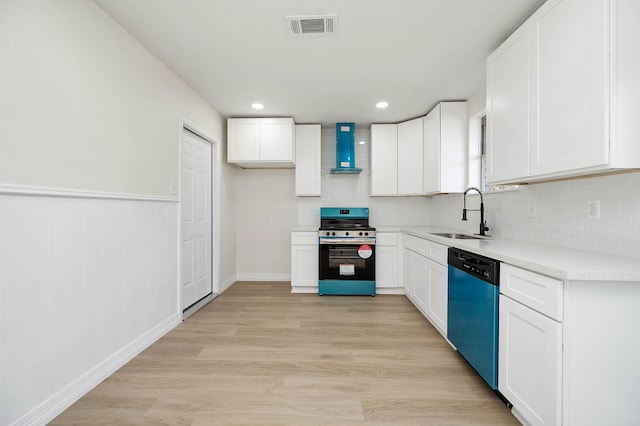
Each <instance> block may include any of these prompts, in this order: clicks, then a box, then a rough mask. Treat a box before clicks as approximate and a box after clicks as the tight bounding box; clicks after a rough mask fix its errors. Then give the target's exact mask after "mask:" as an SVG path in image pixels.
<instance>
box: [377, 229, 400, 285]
mask: <svg viewBox="0 0 640 426" xmlns="http://www.w3.org/2000/svg"><path fill="white" fill-rule="evenodd" d="M401 235H402V234H399V233H397V232H378V233H376V289H377V290H382V289H397V288H400V287H401V284H400V281H401V280H400V264H401V262H400V245H401V244H400V239H401ZM378 292H380V291H378Z"/></svg>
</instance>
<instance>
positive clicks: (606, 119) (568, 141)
mask: <svg viewBox="0 0 640 426" xmlns="http://www.w3.org/2000/svg"><path fill="white" fill-rule="evenodd" d="M638 16H640V2H638V1H636V0H549V1H547V2H546V3H545V4H544V5H543V6H542V7H541V8H540V9H539V10H538V11H537V12H536V13H534V14H533V15H532V16H531V18H529V20H527V22H525V23H524V24H523V26H522V27H521V28H520V29H518V30H517V31H516V32H515V33H514V34H513V35H512V36H511V37H510V38H509V39H507V41H506V42H505V43H504V44H503V45H502V46H500V47H499V48H498V49H497V50H496V51H495V52H494V53H493V54H492V55H491V56H490V57H489V58H488V61H487V78H488V80H487V109H488V111H487V121H488V180H489V182H491V183H508V182H518V181H536V180H544V179H553V178H558V177H567V176H579V175H586V174H591V173H599V172H606V171H612V170H616V169H628V168H638V167H640V144H638V143H637V135H638V134H640V123H639V120H637V117H638V115H639V114H640V84H638V79H637V76H638V75H640V49H638V48H637V40H638V39H640V26H638V25H637V23H636V21H637V19H638Z"/></svg>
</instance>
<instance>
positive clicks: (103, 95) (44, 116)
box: [0, 2, 640, 423]
mask: <svg viewBox="0 0 640 426" xmlns="http://www.w3.org/2000/svg"><path fill="white" fill-rule="evenodd" d="M17 3H18V2H4V3H3V4H2V5H0V16H11V17H12V19H10V20H8V19H7V20H3V21H1V22H0V25H1V26H0V30H1V31H2V32H1V33H0V36H1V39H2V40H11V42H10V43H6V44H3V45H2V55H1V57H2V58H3V59H2V60H3V62H2V69H3V70H5V71H3V74H2V84H3V86H2V93H3V96H2V99H3V100H2V101H1V102H2V103H1V107H2V117H3V118H2V120H3V124H2V128H3V138H2V143H1V144H0V146H1V148H2V153H1V154H2V155H0V173H1V175H0V178H1V179H0V182H1V183H2V196H1V197H0V204H1V205H2V208H0V218H1V219H2V220H0V223H1V224H2V225H1V226H2V243H1V244H2V252H1V253H0V271H2V272H1V277H0V284H1V285H2V297H1V303H2V319H1V321H2V323H1V330H2V331H1V336H2V364H1V365H2V383H3V386H2V392H3V393H2V398H0V399H1V400H2V401H3V404H4V403H5V402H6V401H8V399H6V398H8V396H7V394H6V393H4V392H7V389H9V388H10V385H15V384H16V383H19V382H20V383H24V385H21V386H20V387H17V388H13V387H12V388H11V389H26V390H25V391H23V392H24V393H21V394H20V398H19V401H12V403H11V404H10V405H9V406H4V405H3V406H2V410H0V412H2V413H3V414H2V415H3V416H6V417H2V418H1V420H0V422H2V423H11V422H13V421H16V420H18V419H20V418H23V417H24V416H26V415H27V414H28V413H30V412H31V413H32V414H31V415H32V416H35V415H36V414H37V413H36V414H33V412H32V410H34V409H35V408H38V407H40V408H39V409H40V410H41V412H42V411H45V412H49V413H50V412H54V411H55V404H54V403H55V401H52V400H51V399H50V398H51V397H52V396H53V395H59V394H58V393H57V392H59V391H60V390H66V393H64V396H65V397H66V398H74V397H75V398H77V397H78V396H80V394H79V392H78V391H77V390H73V389H71V390H70V389H69V384H70V383H74V384H75V386H77V387H78V388H80V389H86V388H87V382H84V383H83V382H82V381H78V378H80V377H82V375H83V374H84V373H86V372H87V371H89V370H91V369H94V370H93V371H94V373H95V372H96V371H95V369H96V367H99V366H102V368H104V369H108V367H109V365H110V364H109V363H117V362H120V361H122V360H123V359H125V358H126V356H127V355H128V354H132V353H134V352H136V351H140V350H142V349H143V348H144V347H145V345H148V344H150V343H151V342H152V341H153V340H155V339H156V338H158V337H160V336H161V335H162V334H164V333H166V332H167V331H168V330H170V329H172V328H173V327H174V326H175V325H176V324H177V322H178V321H179V319H178V316H177V312H175V309H176V306H177V299H178V298H179V296H178V295H177V294H176V293H177V292H176V288H175V284H174V283H175V282H177V278H176V276H177V270H178V267H177V265H176V262H166V261H164V260H166V259H176V258H177V254H176V250H177V249H176V247H175V245H174V244H172V242H173V241H174V240H175V236H176V235H177V233H178V230H177V224H176V222H177V220H176V214H177V213H176V211H175V208H174V203H175V201H176V200H175V195H172V194H171V193H170V192H169V191H168V189H169V187H170V185H169V182H170V181H177V180H178V163H177V158H176V157H177V156H176V153H177V151H178V150H177V148H176V142H175V140H176V139H177V137H178V134H177V131H178V127H179V126H178V117H184V121H186V122H188V123H189V124H191V125H192V126H193V127H194V128H196V129H198V130H200V131H201V132H202V133H203V134H204V135H205V136H207V137H208V138H210V139H211V140H213V141H214V142H217V145H216V144H214V146H216V150H217V151H216V155H219V159H222V158H224V149H223V142H224V141H225V120H224V116H223V115H221V114H219V113H218V112H216V111H215V110H214V109H213V108H211V107H210V106H209V105H208V104H207V102H206V101H205V100H204V99H202V98H201V97H200V96H199V95H197V94H195V93H194V92H193V91H192V90H191V89H190V88H189V87H188V86H187V84H186V83H184V82H183V81H182V80H181V79H180V78H178V77H177V76H176V75H175V74H173V73H172V72H171V71H170V70H169V69H168V68H166V67H165V66H164V65H162V64H161V63H160V62H159V61H158V59H157V58H156V57H155V56H154V55H152V54H151V53H150V52H149V51H148V50H146V49H145V48H144V47H142V46H141V45H140V44H139V43H138V42H137V41H135V40H134V39H133V38H132V37H131V36H130V34H128V33H127V32H126V31H125V30H123V29H122V28H121V27H120V26H119V25H117V24H116V23H115V22H114V21H112V20H111V19H110V18H109V17H108V16H107V15H106V14H105V13H104V12H103V11H102V10H101V9H100V8H99V7H97V6H96V5H95V4H94V3H92V2H63V3H61V2H58V3H57V4H56V5H51V4H46V2H41V3H38V2H29V3H26V2H25V3H26V4H24V5H22V6H17ZM87 23H90V24H93V25H88V24H87ZM85 25H86V27H85ZM89 27H90V28H89ZM51 35H55V37H51ZM505 35H506V34H505ZM34 52H37V54H34ZM9 58H10V59H11V60H9ZM43 70H46V72H43ZM5 72H6V74H5ZM89 76H90V77H89ZM7 82H9V83H11V84H7V85H5V83H7ZM141 82H144V84H141ZM481 86H482V85H481ZM485 97H486V89H485V88H484V86H482V87H479V88H477V89H476V90H475V91H472V92H471V93H470V94H469V96H468V98H466V100H467V104H468V113H469V117H470V118H471V117H474V116H475V115H476V113H478V112H480V111H482V110H483V109H484V108H485V107H484V104H485ZM61 105H62V106H61ZM427 108H428V106H427V105H423V106H422V111H421V114H424V113H426V112H427V111H426V109H427ZM408 118H411V116H404V117H398V118H397V119H396V120H395V122H400V121H402V120H404V119H408ZM5 120H6V121H5ZM381 121H382V120H381ZM5 132H6V133H5ZM356 140H357V141H360V140H363V141H365V145H364V146H366V143H367V142H370V133H369V131H368V128H362V129H358V128H357V129H356ZM7 141H10V142H11V143H6V142H7ZM22 141H26V143H25V142H22ZM134 141H135V143H134ZM334 145H335V131H334V130H332V129H331V128H330V127H329V126H327V127H325V128H324V129H323V130H322V155H323V161H322V167H323V169H328V168H330V167H332V165H331V163H332V155H333V153H334V152H335V151H334ZM358 146H359V145H358ZM148 152H153V153H154V161H151V162H149V161H147V162H145V161H143V159H144V158H145V154H146V153H148ZM36 153H37V154H36ZM367 153H368V151H367V150H366V149H365V150H359V151H358V154H359V157H358V161H361V162H362V167H363V168H364V169H365V170H364V171H363V173H362V174H361V175H359V176H339V175H330V174H328V173H326V172H323V173H322V195H321V196H320V197H309V198H307V197H295V195H294V193H295V192H294V191H295V189H294V171H293V170H292V169H279V170H259V169H256V170H238V169H235V168H233V167H231V166H229V165H227V164H226V163H225V162H224V161H221V162H220V164H221V167H220V170H217V171H216V173H217V181H218V182H219V191H218V192H217V194H216V196H215V200H216V202H217V208H218V211H219V213H220V217H219V218H218V221H219V222H218V223H217V224H214V234H215V235H216V237H215V238H216V242H217V246H218V247H219V248H220V249H219V250H218V254H217V261H216V263H217V268H215V274H214V286H215V287H216V288H217V289H218V290H219V291H220V292H222V291H224V290H225V289H226V288H228V287H229V286H230V285H232V284H233V282H235V281H236V280H287V279H288V278H289V276H290V262H289V261H290V259H289V252H290V237H289V235H290V231H291V229H292V228H294V227H296V226H317V224H318V220H319V219H318V211H319V207H322V206H331V205H334V206H336V205H337V206H365V205H366V206H368V207H370V209H371V223H372V224H373V225H374V226H378V227H383V226H387V227H402V226H406V225H420V226H428V225H437V226H442V227H446V228H452V229H457V230H460V231H463V232H468V233H473V232H476V229H477V222H476V217H475V216H474V215H473V214H471V213H470V220H469V221H468V222H466V223H465V222H461V221H460V220H459V219H460V217H459V216H460V215H461V209H462V197H461V195H460V194H451V195H439V196H436V197H432V198H427V197H370V196H369V194H370V187H369V185H370V183H369V178H368V172H370V170H367V167H370V165H369V161H368V158H367V157H366V155H367ZM76 155H78V156H80V157H81V158H82V161H81V162H77V161H74V160H75V158H74V157H75V156H76ZM122 158H126V159H129V160H131V162H129V163H127V162H123V161H121V159H122ZM79 163H80V164H79ZM639 187H640V175H639V174H638V173H637V172H636V173H624V174H613V175H608V176H591V177H588V178H583V179H574V180H566V181H557V182H548V183H537V184H531V185H526V186H522V187H520V188H519V189H518V190H517V191H509V192H504V193H495V194H493V193H492V194H486V195H485V204H486V213H487V214H486V216H487V222H488V225H489V227H490V228H491V231H490V233H491V234H492V235H494V236H495V237H496V238H508V239H515V240H519V241H525V242H540V243H544V244H549V245H552V246H561V247H570V248H576V249H581V250H587V251H590V252H597V253H605V254H612V255H615V256H626V257H633V258H636V259H637V258H639V257H640V255H639V253H640V236H639V234H638V222H639V220H638V217H640V203H639V201H638V194H639V192H640V191H638V188H639ZM122 194H143V195H145V196H144V197H141V198H142V199H141V200H137V201H136V202H133V201H128V202H127V201H126V200H127V197H126V196H123V195H122ZM123 198H124V200H125V202H124V203H123V202H122V199H123ZM593 200H598V201H599V204H600V219H597V218H593V219H589V218H588V217H587V211H586V210H587V203H588V202H590V201H593ZM474 201H475V198H474V197H470V199H469V202H470V203H472V202H474ZM79 224H80V225H79ZM125 230H126V232H127V233H128V234H133V236H131V237H130V239H129V237H123V236H122V233H123V232H124V231H125ZM135 230H138V231H139V233H138V234H135V233H133V232H132V231H135ZM111 231H112V232H111ZM216 231H217V232H216ZM256 235H258V236H260V239H264V240H265V241H271V242H272V244H273V245H272V246H271V247H272V249H270V250H264V248H261V247H260V245H259V244H255V242H256ZM104 248H107V249H109V248H111V249H112V250H111V251H110V250H104ZM140 253H147V254H145V255H141V254H140ZM77 258H83V259H85V263H86V267H85V268H84V269H83V268H74V266H73V265H74V261H73V259H77ZM154 259H155V260H154ZM153 261H155V262H157V263H156V264H150V262H153ZM103 264H104V265H117V266H112V267H106V268H105V267H104V266H102V265H103ZM140 264H144V265H149V267H147V268H141V267H140V266H139V265H140ZM130 281H131V282H145V283H146V282H162V283H163V284H162V286H161V287H158V288H152V287H149V288H147V286H146V285H144V286H134V287H132V290H131V291H128V290H126V288H127V287H122V288H120V289H113V290H112V289H110V290H109V291H106V290H104V289H101V287H103V286H104V283H107V282H130ZM9 283H12V284H13V283H20V285H16V286H15V287H14V286H13V285H12V286H11V287H9ZM52 289H56V291H53V290H52ZM149 294H151V295H152V297H147V296H148V295H149ZM79 295H83V296H79ZM100 298H104V300H105V302H104V304H102V303H98V302H97V299H100ZM147 299H151V300H152V302H151V301H148V300H147ZM25 307H29V309H26V308H25ZM92 310H98V311H100V312H102V314H103V317H100V318H95V317H93V316H91V315H90V312H91V311H92ZM14 324H20V327H15V326H14ZM42 324H50V329H48V328H46V327H42ZM127 328H130V330H127V331H126V333H123V332H122V330H123V329H127ZM69 330H71V331H69ZM94 331H96V332H94ZM140 335H143V336H144V339H137V336H140ZM21 336H32V337H30V338H29V339H24V338H21ZM81 337H82V338H83V339H84V340H82V339H81ZM132 343H135V344H132ZM70 347H71V348H72V349H71V351H74V352H73V353H75V354H79V355H73V356H71V355H69V354H70V353H71V352H70V350H69V348H70ZM123 349H124V352H127V351H129V353H127V354H125V355H124V356H121V357H119V358H118V357H114V356H113V355H114V354H117V353H121V352H120V351H123ZM49 354H50V355H49ZM50 366H52V367H53V368H52V367H50ZM51 368H52V370H50V369H51ZM98 373H99V372H98ZM99 377H100V375H99V374H97V373H96V374H95V375H94V376H92V377H91V380H97V381H100V380H99V379H98V378H99ZM89 382H90V380H89ZM83 386H84V387H83ZM34 389H35V391H34ZM73 392H76V393H73ZM47 404H49V405H47ZM43 407H44V408H43ZM52 407H54V408H52ZM47 410H49V411H47ZM25 422H26V421H25Z"/></svg>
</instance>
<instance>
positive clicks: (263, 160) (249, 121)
mask: <svg viewBox="0 0 640 426" xmlns="http://www.w3.org/2000/svg"><path fill="white" fill-rule="evenodd" d="M227 162H228V163H233V164H236V165H238V166H240V167H244V168H292V167H294V165H295V144H294V122H293V118H229V119H228V120H227Z"/></svg>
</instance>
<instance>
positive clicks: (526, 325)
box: [498, 264, 563, 425]
mask: <svg viewBox="0 0 640 426" xmlns="http://www.w3.org/2000/svg"><path fill="white" fill-rule="evenodd" d="M500 292H501V294H500V303H499V305H500V313H499V318H500V325H499V330H500V333H499V338H498V340H499V343H498V389H499V390H500V392H501V393H502V394H503V395H504V396H505V397H506V398H507V399H508V400H509V402H511V403H512V404H513V412H514V414H515V415H516V417H518V418H521V419H522V420H525V421H526V422H527V423H530V424H531V425H559V424H561V423H562V404H561V395H562V322H561V321H562V314H563V309H562V305H563V303H562V301H563V283H562V281H560V280H556V279H554V278H550V277H546V276H544V275H539V274H537V273H535V272H531V271H527V270H524V269H520V268H516V267H514V266H511V265H508V264H502V265H501V269H500Z"/></svg>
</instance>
